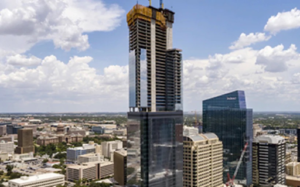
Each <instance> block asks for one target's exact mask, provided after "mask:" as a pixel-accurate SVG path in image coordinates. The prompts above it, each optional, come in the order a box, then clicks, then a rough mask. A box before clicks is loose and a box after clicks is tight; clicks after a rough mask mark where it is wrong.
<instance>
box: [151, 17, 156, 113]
mask: <svg viewBox="0 0 300 187" xmlns="http://www.w3.org/2000/svg"><path fill="white" fill-rule="evenodd" d="M155 25H156V21H155V20H154V19H152V20H151V111H152V112H156V46H155V45H156V29H155Z"/></svg>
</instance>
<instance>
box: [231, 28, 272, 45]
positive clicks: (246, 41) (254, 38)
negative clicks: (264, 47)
mask: <svg viewBox="0 0 300 187" xmlns="http://www.w3.org/2000/svg"><path fill="white" fill-rule="evenodd" d="M270 38H271V36H266V34H265V33H259V32H257V33H250V34H248V35H246V34H245V33H242V34H241V35H240V37H239V39H238V40H237V41H235V42H233V43H232V45H231V46H230V47H229V49H241V48H244V47H246V46H249V45H252V44H254V43H257V42H262V41H268V40H269V39H270Z"/></svg>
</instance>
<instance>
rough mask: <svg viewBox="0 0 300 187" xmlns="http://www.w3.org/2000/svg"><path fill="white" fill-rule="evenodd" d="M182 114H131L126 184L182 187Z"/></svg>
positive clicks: (129, 114)
mask: <svg viewBox="0 0 300 187" xmlns="http://www.w3.org/2000/svg"><path fill="white" fill-rule="evenodd" d="M182 131H183V130H182V112H129V113H128V124H127V185H128V186H134V185H138V186H142V187H148V186H151V187H164V186H165V187H182V186H183V183H182V165H183V163H182V162H183V158H182V155H183V153H182V151H183V145H182V133H183V132H182Z"/></svg>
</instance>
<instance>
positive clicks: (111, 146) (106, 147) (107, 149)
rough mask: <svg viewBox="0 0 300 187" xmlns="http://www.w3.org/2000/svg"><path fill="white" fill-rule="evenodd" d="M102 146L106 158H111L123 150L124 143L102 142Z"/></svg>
mask: <svg viewBox="0 0 300 187" xmlns="http://www.w3.org/2000/svg"><path fill="white" fill-rule="evenodd" d="M101 146H102V154H103V155H104V156H105V157H108V158H111V156H112V154H113V152H114V151H115V150H117V149H122V148H123V142H122V141H120V140H115V141H109V142H102V143H101Z"/></svg>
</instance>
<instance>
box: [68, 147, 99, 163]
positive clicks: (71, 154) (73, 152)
mask: <svg viewBox="0 0 300 187" xmlns="http://www.w3.org/2000/svg"><path fill="white" fill-rule="evenodd" d="M95 150H96V149H95V145H94V144H83V145H82V147H74V148H68V149H67V161H72V162H76V161H77V159H78V157H79V156H80V155H85V154H88V153H95Z"/></svg>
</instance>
